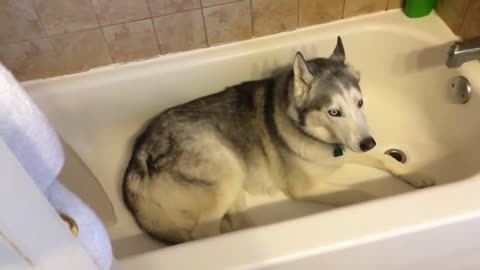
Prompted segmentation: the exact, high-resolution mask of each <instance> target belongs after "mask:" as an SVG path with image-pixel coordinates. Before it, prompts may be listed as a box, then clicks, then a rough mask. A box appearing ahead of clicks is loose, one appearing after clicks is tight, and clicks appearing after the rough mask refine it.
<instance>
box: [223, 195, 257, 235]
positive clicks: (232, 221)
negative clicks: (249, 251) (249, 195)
mask: <svg viewBox="0 0 480 270" xmlns="http://www.w3.org/2000/svg"><path fill="white" fill-rule="evenodd" d="M226 218H227V219H228V221H229V224H228V225H229V226H222V233H223V232H228V231H235V230H240V229H244V228H248V227H252V226H254V223H253V221H252V219H251V218H250V216H249V215H248V213H247V202H246V191H245V190H243V189H242V191H241V192H240V193H239V195H238V196H237V200H236V201H235V202H234V203H233V205H232V206H231V207H230V209H229V210H228V212H227V217H226Z"/></svg>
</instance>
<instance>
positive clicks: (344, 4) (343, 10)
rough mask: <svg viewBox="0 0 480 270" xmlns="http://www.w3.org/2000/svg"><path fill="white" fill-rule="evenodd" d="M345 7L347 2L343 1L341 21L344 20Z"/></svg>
mask: <svg viewBox="0 0 480 270" xmlns="http://www.w3.org/2000/svg"><path fill="white" fill-rule="evenodd" d="M346 5H347V0H343V9H342V17H341V18H340V20H341V19H345V6H346Z"/></svg>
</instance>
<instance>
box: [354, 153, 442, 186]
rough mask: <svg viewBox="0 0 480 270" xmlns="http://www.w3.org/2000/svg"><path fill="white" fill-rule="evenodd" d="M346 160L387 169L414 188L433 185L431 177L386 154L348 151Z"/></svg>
mask: <svg viewBox="0 0 480 270" xmlns="http://www.w3.org/2000/svg"><path fill="white" fill-rule="evenodd" d="M346 162H348V163H352V164H358V165H363V166H367V167H372V168H375V169H379V170H383V171H387V172H389V173H391V174H392V175H393V176H396V177H398V178H400V179H402V180H403V181H404V182H406V183H407V184H409V185H411V186H413V187H415V188H424V187H430V186H433V185H435V181H434V180H433V179H431V178H429V177H428V176H425V175H422V174H421V173H418V172H415V171H412V169H411V168H409V166H407V165H405V164H403V163H400V162H398V161H396V160H395V159H393V158H392V157H390V156H388V155H384V154H370V153H365V154H357V153H349V154H348V155H346Z"/></svg>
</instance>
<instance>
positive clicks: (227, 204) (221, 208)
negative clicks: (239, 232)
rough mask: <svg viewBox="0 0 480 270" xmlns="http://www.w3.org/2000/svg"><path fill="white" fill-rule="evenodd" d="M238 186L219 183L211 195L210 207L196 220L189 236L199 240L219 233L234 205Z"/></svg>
mask: <svg viewBox="0 0 480 270" xmlns="http://www.w3.org/2000/svg"><path fill="white" fill-rule="evenodd" d="M240 188H241V187H240V186H232V185H231V183H230V182H225V183H220V185H219V186H217V187H215V190H214V191H213V194H211V196H212V197H211V201H210V207H209V208H207V209H204V210H203V211H202V212H201V213H200V214H199V215H198V218H197V224H196V225H195V228H194V229H193V231H192V233H191V236H192V238H193V239H201V238H206V237H210V236H215V235H218V234H220V233H221V229H220V228H221V222H222V219H223V217H224V216H225V214H226V213H227V211H228V210H229V209H230V208H231V207H232V205H233V204H234V203H235V198H236V193H238V192H239V189H240Z"/></svg>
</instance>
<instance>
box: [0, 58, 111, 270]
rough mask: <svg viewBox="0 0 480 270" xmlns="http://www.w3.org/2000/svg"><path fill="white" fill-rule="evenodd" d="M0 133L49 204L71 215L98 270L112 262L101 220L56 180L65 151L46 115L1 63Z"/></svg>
mask: <svg viewBox="0 0 480 270" xmlns="http://www.w3.org/2000/svg"><path fill="white" fill-rule="evenodd" d="M0 136H1V137H2V138H3V140H4V141H5V142H6V143H7V145H8V147H9V148H10V149H11V150H12V152H13V153H14V154H15V156H16V157H17V159H18V160H19V161H20V163H21V164H22V166H23V167H24V168H25V170H26V171H27V172H28V174H29V175H30V177H31V178H32V179H33V180H34V181H35V183H36V184H37V186H38V187H39V189H40V190H41V191H42V192H43V194H44V195H45V196H46V198H47V199H48V200H49V201H50V203H51V204H52V206H53V207H54V208H55V209H56V210H57V211H60V212H63V213H65V214H67V215H68V216H70V217H72V218H73V219H74V220H75V222H76V223H77V225H78V236H77V238H78V240H79V241H80V243H81V245H82V246H83V247H84V249H85V250H86V251H87V253H88V254H89V255H90V256H91V258H92V260H93V261H94V262H95V263H96V264H97V266H98V268H99V269H100V270H108V269H110V266H111V264H112V259H113V256H112V248H111V244H110V240H109V238H108V235H107V233H106V231H105V228H104V227H103V224H102V223H101V221H100V220H99V219H98V218H97V216H96V215H95V214H94V213H93V211H92V210H91V209H90V208H89V207H88V206H86V205H85V204H84V203H83V202H82V201H81V200H80V199H79V198H78V197H77V196H76V195H74V194H73V193H71V192H70V191H68V190H67V189H66V188H65V187H64V186H63V185H62V184H61V183H59V182H58V181H57V180H56V179H57V176H58V174H59V172H60V170H61V168H62V166H63V162H64V153H63V149H62V145H61V143H60V141H59V139H58V137H57V134H56V133H55V131H54V130H53V129H52V128H51V127H50V125H49V124H48V121H47V119H46V118H45V116H44V115H43V114H42V113H41V112H40V110H39V109H38V108H37V106H36V105H35V104H34V103H33V101H32V100H31V99H30V97H29V96H28V94H27V93H26V92H25V91H24V89H23V88H22V87H21V86H20V85H19V84H18V82H17V81H16V80H15V78H14V77H13V76H12V74H11V73H10V72H9V71H8V70H7V69H6V68H5V67H4V66H3V65H1V64H0Z"/></svg>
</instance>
